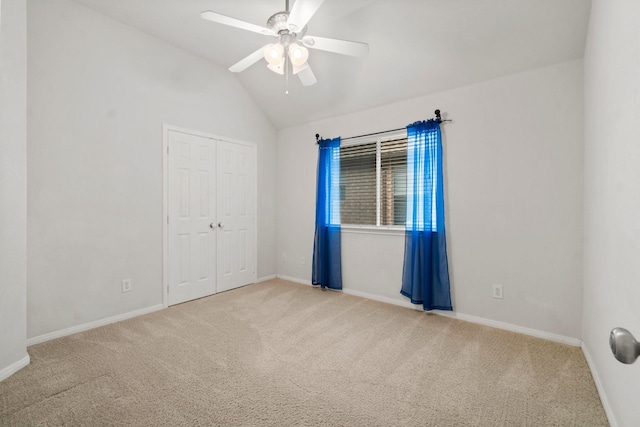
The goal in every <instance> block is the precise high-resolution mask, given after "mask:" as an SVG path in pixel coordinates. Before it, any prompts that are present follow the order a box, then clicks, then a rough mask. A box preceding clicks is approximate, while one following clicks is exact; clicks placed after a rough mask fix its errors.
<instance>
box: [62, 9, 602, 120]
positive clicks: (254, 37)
mask: <svg viewBox="0 0 640 427" xmlns="http://www.w3.org/2000/svg"><path fill="white" fill-rule="evenodd" d="M74 1H76V2H77V3H80V4H83V5H85V6H88V7H90V8H92V9H94V10H96V11H98V12H101V13H104V14H106V15H108V16H110V17H112V18H115V19H117V20H119V21H122V22H124V23H126V24H129V25H131V26H133V27H137V28H139V29H140V30H142V31H144V32H145V33H148V34H150V35H153V36H155V37H157V38H160V39H162V40H165V41H167V42H169V43H171V44H173V45H175V46H178V47H180V48H182V49H184V50H186V51H189V52H191V53H193V54H196V55H198V56H201V57H203V58H206V59H207V60H209V61H211V62H213V63H215V64H218V65H220V66H222V67H224V68H228V67H229V66H231V65H233V64H235V63H236V62H238V61H239V60H240V59H242V58H244V57H245V56H247V55H249V54H250V53H251V52H253V51H255V50H256V49H258V48H259V47H261V46H263V45H265V44H267V43H270V42H272V40H273V38H271V37H270V36H265V35H261V34H257V33H252V32H248V31H243V30H239V29H236V28H232V27H228V26H224V25H220V24H215V23H212V22H208V21H205V20H203V19H201V18H200V12H202V11H204V10H213V11H215V12H219V13H221V14H224V15H227V16H230V17H234V18H237V19H240V20H242V21H247V22H250V23H253V24H256V25H260V26H265V25H266V21H267V19H268V18H269V17H270V16H271V15H273V14H274V13H275V12H279V11H282V10H284V9H285V0H74ZM293 2H294V1H293V0H292V1H291V3H292V5H293ZM590 7H591V1H590V0H325V1H324V3H323V4H322V6H321V7H320V9H319V10H318V12H317V13H316V14H315V15H314V16H313V18H312V19H311V21H310V22H309V25H308V28H309V29H308V34H312V35H316V36H323V37H331V38H338V39H343V40H353V41H361V42H366V43H368V44H369V47H370V52H369V54H368V55H367V56H366V57H364V58H363V59H357V58H352V57H347V56H342V55H337V54H333V53H328V52H323V51H318V50H310V56H309V61H308V62H309V64H310V65H311V67H312V69H313V71H314V73H315V75H316V78H317V79H318V83H316V84H315V85H314V86H310V87H303V86H302V85H301V84H300V82H299V81H298V79H297V78H291V79H290V80H289V81H288V88H289V94H288V95H286V94H285V84H286V80H285V78H284V77H283V76H280V75H277V74H275V73H273V72H271V71H269V70H268V69H267V67H266V65H265V64H266V63H265V62H264V60H261V61H260V62H258V63H256V64H255V65H253V66H252V67H250V68H249V69H247V70H245V71H244V72H242V73H240V74H237V75H236V76H237V78H238V80H239V81H240V83H241V84H242V85H243V86H244V87H245V88H246V90H247V91H248V92H249V94H250V95H251V96H252V97H253V98H254V99H255V101H256V102H257V103H258V105H260V107H261V108H262V109H263V111H264V112H265V114H266V115H267V116H268V117H269V119H270V120H271V121H272V123H273V125H274V126H275V127H276V128H278V129H281V128H286V127H289V126H292V125H295V124H299V123H305V122H309V121H312V120H317V119H322V118H327V117H332V116H336V115H341V114H346V113H349V112H354V111H360V110H364V109H368V108H372V107H376V106H379V105H384V104H388V103H391V102H394V101H399V100H403V99H408V98H413V97H416V96H420V95H426V94H429V93H434V92H439V91H442V90H446V89H451V88H455V87H460V86H464V85H468V84H472V83H475V82H479V81H483V80H488V79H492V78H496V77H499V76H503V75H507V74H511V73H515V72H519V71H524V70H528V69H532V68H537V67H542V66H546V65H551V64H555V63H559V62H563V61H567V60H571V59H577V58H581V57H582V56H583V52H584V46H585V39H586V34H587V27H588V21H589V11H590Z"/></svg>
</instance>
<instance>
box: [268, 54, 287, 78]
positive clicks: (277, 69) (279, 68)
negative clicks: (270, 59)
mask: <svg viewBox="0 0 640 427" xmlns="http://www.w3.org/2000/svg"><path fill="white" fill-rule="evenodd" d="M267 68H268V69H270V70H271V71H273V72H274V73H276V74H280V75H283V74H284V56H283V57H280V60H279V61H277V62H275V63H270V64H267Z"/></svg>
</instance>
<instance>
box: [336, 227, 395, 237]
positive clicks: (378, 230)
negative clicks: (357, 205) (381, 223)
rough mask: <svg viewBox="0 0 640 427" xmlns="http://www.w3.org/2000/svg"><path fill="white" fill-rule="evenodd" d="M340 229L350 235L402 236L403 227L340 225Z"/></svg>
mask: <svg viewBox="0 0 640 427" xmlns="http://www.w3.org/2000/svg"><path fill="white" fill-rule="evenodd" d="M340 229H341V230H342V231H343V232H345V233H350V234H382V235H386V236H388V235H396V236H401V235H402V236H403V235H404V231H405V229H404V227H402V226H401V227H393V226H387V227H376V226H374V225H341V226H340Z"/></svg>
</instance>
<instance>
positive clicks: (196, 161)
mask: <svg viewBox="0 0 640 427" xmlns="http://www.w3.org/2000/svg"><path fill="white" fill-rule="evenodd" d="M168 144H169V145H168V146H169V151H168V204H167V209H168V210H167V212H168V225H167V227H168V228H167V236H168V246H169V247H168V259H167V261H168V266H167V273H168V287H167V291H168V303H169V305H173V304H179V303H181V302H185V301H189V300H192V299H196V298H201V297H204V296H207V295H211V294H214V293H215V292H216V265H217V263H216V234H217V230H216V220H215V215H216V172H215V167H216V142H215V141H214V140H212V139H209V138H203V137H199V136H194V135H188V134H185V133H181V132H175V131H169V135H168Z"/></svg>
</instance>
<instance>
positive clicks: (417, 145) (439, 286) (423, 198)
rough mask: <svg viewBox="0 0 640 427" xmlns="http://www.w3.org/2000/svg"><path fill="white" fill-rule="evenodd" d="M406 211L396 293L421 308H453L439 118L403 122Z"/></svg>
mask: <svg viewBox="0 0 640 427" xmlns="http://www.w3.org/2000/svg"><path fill="white" fill-rule="evenodd" d="M407 143H408V145H407V217H406V231H405V248H404V269H403V272H402V290H401V291H400V293H401V294H402V295H404V296H406V297H408V298H410V299H411V302H412V303H414V304H422V306H423V307H424V309H425V310H434V309H437V310H452V307H451V293H450V286H449V267H448V262H447V244H446V235H445V227H444V191H443V182H442V181H443V174H442V136H441V133H440V123H439V122H438V121H437V120H428V121H424V122H416V123H414V124H412V125H409V126H407Z"/></svg>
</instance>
